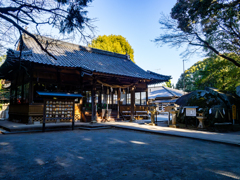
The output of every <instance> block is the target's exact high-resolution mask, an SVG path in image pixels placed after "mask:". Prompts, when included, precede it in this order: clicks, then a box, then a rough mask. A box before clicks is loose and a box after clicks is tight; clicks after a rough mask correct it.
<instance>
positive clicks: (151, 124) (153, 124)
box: [145, 123, 157, 126]
mask: <svg viewBox="0 0 240 180" xmlns="http://www.w3.org/2000/svg"><path fill="white" fill-rule="evenodd" d="M145 124H146V125H150V126H157V124H155V123H145Z"/></svg>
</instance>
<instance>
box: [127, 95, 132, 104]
mask: <svg viewBox="0 0 240 180" xmlns="http://www.w3.org/2000/svg"><path fill="white" fill-rule="evenodd" d="M127 104H131V93H128V94H127Z"/></svg>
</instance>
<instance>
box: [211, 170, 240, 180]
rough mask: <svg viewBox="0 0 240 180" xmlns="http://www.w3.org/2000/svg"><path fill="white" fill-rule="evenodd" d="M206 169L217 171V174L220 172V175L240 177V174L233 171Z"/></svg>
mask: <svg viewBox="0 0 240 180" xmlns="http://www.w3.org/2000/svg"><path fill="white" fill-rule="evenodd" d="M206 170H207V171H210V172H213V173H216V174H219V175H223V176H226V177H230V178H233V179H240V176H239V175H236V174H234V173H232V172H227V171H221V170H212V169H206Z"/></svg>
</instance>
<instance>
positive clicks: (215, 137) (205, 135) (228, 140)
mask: <svg viewBox="0 0 240 180" xmlns="http://www.w3.org/2000/svg"><path fill="white" fill-rule="evenodd" d="M139 123H140V124H139ZM141 123H144V122H141V121H136V122H133V123H131V122H107V123H95V124H90V123H82V122H77V123H75V129H76V130H77V129H86V130H90V129H94V128H96V129H97V128H107V127H109V126H110V127H116V128H122V129H128V130H135V131H142V132H148V133H155V134H163V135H170V136H178V137H184V138H192V139H199V140H205V141H212V142H219V143H225V144H231V145H238V146H240V132H229V133H217V132H207V131H199V130H189V129H180V128H169V127H167V124H166V122H165V123H164V122H162V123H161V122H159V125H160V126H149V125H145V124H141ZM71 125H72V124H71V123H47V124H46V130H48V131H52V130H71ZM0 128H2V129H5V130H7V132H3V133H6V134H7V133H8V132H9V131H10V132H13V133H19V132H41V131H42V124H32V125H29V124H21V123H14V122H10V121H0ZM0 131H1V129H0Z"/></svg>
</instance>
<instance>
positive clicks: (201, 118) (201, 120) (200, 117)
mask: <svg viewBox="0 0 240 180" xmlns="http://www.w3.org/2000/svg"><path fill="white" fill-rule="evenodd" d="M196 118H197V119H198V120H199V124H198V128H199V129H204V128H205V124H204V121H205V119H207V118H206V117H205V116H204V113H198V116H197V117H196Z"/></svg>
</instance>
